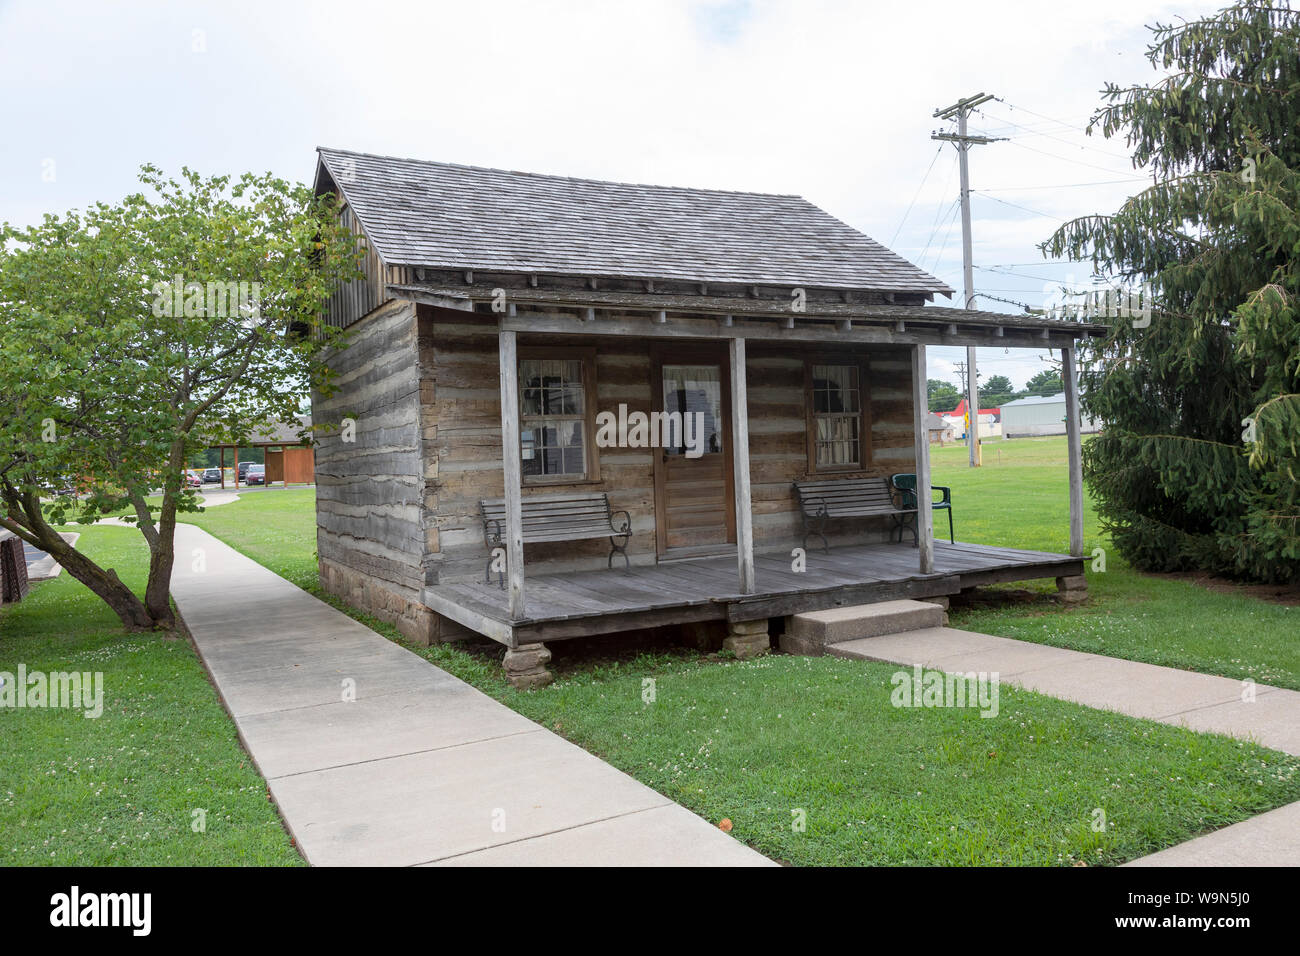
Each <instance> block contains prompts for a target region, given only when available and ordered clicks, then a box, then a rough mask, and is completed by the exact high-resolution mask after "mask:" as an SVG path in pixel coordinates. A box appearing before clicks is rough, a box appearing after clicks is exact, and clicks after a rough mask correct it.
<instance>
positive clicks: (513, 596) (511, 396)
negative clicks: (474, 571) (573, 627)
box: [498, 329, 524, 620]
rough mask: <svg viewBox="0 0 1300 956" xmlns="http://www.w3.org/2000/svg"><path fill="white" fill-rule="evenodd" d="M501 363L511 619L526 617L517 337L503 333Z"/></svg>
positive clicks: (500, 337) (501, 334)
mask: <svg viewBox="0 0 1300 956" xmlns="http://www.w3.org/2000/svg"><path fill="white" fill-rule="evenodd" d="M498 337H499V339H500V350H499V351H500V359H501V366H500V367H501V461H502V471H503V472H504V474H505V485H506V488H505V490H506V494H505V498H506V534H505V540H506V586H507V587H508V588H509V589H510V617H511V618H512V619H513V620H520V619H522V618H523V617H524V531H523V516H522V514H521V505H520V502H521V496H520V489H521V486H522V484H523V473H522V472H523V466H522V464H521V463H520V460H519V370H518V367H517V364H516V361H515V357H516V355H517V350H516V345H515V333H514V332H511V331H508V330H506V329H502V330H501V331H500V333H499V334H498Z"/></svg>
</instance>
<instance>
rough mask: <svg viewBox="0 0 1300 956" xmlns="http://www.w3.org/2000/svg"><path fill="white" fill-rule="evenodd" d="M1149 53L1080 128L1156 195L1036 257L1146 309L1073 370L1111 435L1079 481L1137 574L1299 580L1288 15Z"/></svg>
mask: <svg viewBox="0 0 1300 956" xmlns="http://www.w3.org/2000/svg"><path fill="white" fill-rule="evenodd" d="M1153 33H1154V38H1153V43H1152V45H1151V47H1150V48H1149V51H1148V58H1149V60H1150V61H1151V64H1152V66H1153V67H1155V68H1156V69H1157V70H1158V71H1159V72H1160V73H1161V78H1160V79H1159V80H1158V81H1155V82H1153V83H1150V84H1144V85H1136V86H1129V87H1119V86H1114V85H1110V86H1108V87H1107V88H1106V91H1105V100H1106V105H1104V106H1103V107H1102V108H1100V109H1099V110H1098V112H1097V114H1096V115H1095V116H1094V117H1093V120H1092V123H1091V124H1090V127H1089V128H1090V131H1091V130H1092V129H1100V131H1101V132H1102V134H1104V135H1105V136H1107V137H1112V136H1119V135H1123V136H1124V137H1125V140H1126V142H1127V144H1128V146H1129V147H1130V149H1131V151H1132V155H1133V161H1134V164H1135V165H1136V166H1140V167H1148V168H1149V169H1150V171H1151V172H1152V176H1153V182H1152V184H1151V185H1150V186H1149V187H1148V188H1146V189H1145V190H1144V191H1142V192H1141V193H1139V194H1138V195H1136V196H1133V197H1132V198H1130V199H1129V200H1128V201H1127V202H1125V203H1124V204H1123V206H1122V207H1121V208H1120V209H1119V210H1118V211H1116V212H1115V213H1114V214H1112V215H1108V216H1090V217H1086V218H1082V219H1077V220H1074V221H1072V222H1070V223H1067V224H1066V225H1065V226H1063V227H1062V228H1061V229H1060V230H1059V231H1058V232H1057V233H1056V234H1055V235H1053V236H1052V238H1051V239H1050V240H1048V241H1047V242H1046V243H1044V250H1045V251H1046V252H1047V253H1049V254H1051V255H1057V256H1059V255H1069V256H1070V257H1072V258H1077V259H1085V258H1086V259H1091V261H1092V265H1093V268H1094V271H1095V272H1096V273H1097V274H1098V275H1099V276H1102V277H1103V278H1105V279H1106V280H1107V281H1108V282H1110V283H1112V285H1114V286H1115V287H1118V288H1127V289H1132V288H1133V287H1135V286H1139V285H1140V284H1142V283H1148V284H1149V292H1150V297H1149V299H1147V300H1146V301H1148V302H1153V303H1154V307H1153V308H1152V309H1151V312H1150V314H1149V315H1143V314H1142V312H1141V311H1140V310H1131V309H1124V310H1123V311H1124V312H1126V313H1128V314H1121V315H1119V316H1118V317H1115V318H1110V319H1107V320H1105V321H1108V322H1109V323H1110V325H1111V331H1110V333H1109V335H1108V336H1107V337H1106V338H1105V339H1104V340H1103V341H1101V342H1100V343H1099V345H1097V347H1096V348H1095V350H1093V351H1092V352H1091V353H1090V354H1089V355H1087V356H1085V357H1086V358H1087V359H1088V364H1087V367H1086V369H1085V373H1084V375H1083V378H1082V385H1083V389H1084V406H1085V408H1086V409H1087V410H1088V411H1089V412H1090V413H1091V415H1092V416H1093V417H1096V418H1099V419H1101V420H1103V421H1104V422H1105V431H1104V432H1103V433H1102V434H1101V435H1099V436H1098V437H1097V438H1095V439H1094V440H1093V441H1091V442H1089V443H1088V444H1087V446H1085V452H1084V466H1085V474H1086V476H1087V479H1088V482H1089V485H1090V487H1091V489H1092V491H1093V494H1094V496H1095V498H1096V500H1097V506H1098V510H1099V513H1100V514H1101V516H1102V518H1103V521H1104V524H1105V527H1106V529H1107V530H1108V531H1109V533H1110V535H1111V537H1112V540H1113V541H1114V542H1115V544H1116V546H1117V547H1118V548H1119V549H1120V551H1121V552H1122V553H1123V554H1125V555H1126V556H1127V557H1128V558H1129V559H1130V560H1132V561H1133V562H1134V563H1135V564H1136V565H1137V566H1139V567H1143V568H1150V569H1205V570H1210V571H1215V572H1219V573H1230V574H1235V575H1239V576H1244V577H1250V578H1255V579H1262V580H1290V579H1294V578H1296V577H1297V575H1300V534H1298V531H1297V520H1298V519H1300V502H1297V490H1298V489H1300V482H1297V470H1300V461H1298V460H1297V457H1298V455H1297V452H1298V448H1297V442H1298V440H1300V394H1297V393H1300V316H1298V315H1297V298H1296V297H1297V295H1300V173H1298V172H1297V171H1298V170H1300V53H1298V52H1297V51H1300V13H1297V12H1296V11H1293V10H1291V9H1289V8H1288V9H1283V8H1279V7H1275V6H1270V5H1268V4H1266V3H1261V2H1257V0H1250V2H1242V3H1238V4H1237V5H1235V6H1233V7H1229V8H1227V9H1225V10H1223V11H1221V12H1220V13H1218V14H1217V15H1215V16H1211V17H1207V18H1205V19H1201V20H1196V21H1192V22H1184V23H1180V24H1177V25H1174V26H1164V25H1161V26H1157V27H1154V28H1153ZM1121 301H1123V300H1121ZM1135 312H1136V314H1134V313H1135ZM1148 318H1149V320H1150V322H1149V325H1148V324H1147V319H1148Z"/></svg>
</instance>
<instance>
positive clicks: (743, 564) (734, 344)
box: [730, 337, 754, 594]
mask: <svg viewBox="0 0 1300 956" xmlns="http://www.w3.org/2000/svg"><path fill="white" fill-rule="evenodd" d="M730 351H731V369H730V371H731V467H732V472H733V473H734V475H735V491H736V563H737V565H738V567H739V571H740V591H741V593H742V594H753V593H754V516H753V512H752V510H751V505H750V500H749V390H748V387H747V383H746V381H745V340H744V339H742V338H740V337H736V338H734V339H731V344H730Z"/></svg>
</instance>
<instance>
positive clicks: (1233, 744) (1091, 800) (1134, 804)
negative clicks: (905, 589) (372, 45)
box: [187, 443, 1300, 865]
mask: <svg viewBox="0 0 1300 956" xmlns="http://www.w3.org/2000/svg"><path fill="white" fill-rule="evenodd" d="M1024 448H1025V450H1026V452H1028V453H1029V456H1031V457H1034V458H1037V459H1038V460H1037V461H1031V462H1028V463H1027V464H1028V465H1029V466H1031V467H1032V466H1037V467H1039V468H1040V470H1041V471H1042V472H1047V471H1050V470H1052V469H1053V468H1054V465H1053V464H1052V463H1053V460H1054V459H1053V457H1052V454H1053V453H1052V451H1051V448H1050V446H1049V445H1046V444H1039V443H1030V444H1027V445H1025V446H1024ZM950 451H951V450H944V451H943V452H941V453H940V455H947V454H949V453H950ZM936 457H939V456H936ZM1007 470H1008V471H1011V469H1010V468H1008V469H1007ZM1013 474H1014V472H1013ZM1063 474H1064V473H1063V470H1062V473H1061V477H1059V478H1056V477H1053V476H1051V475H1048V474H1029V475H1028V480H1029V485H1030V487H1028V488H1026V489H1025V493H1026V494H1031V495H1033V496H1034V498H1035V499H1036V500H1037V499H1041V498H1045V497H1046V496H1047V494H1048V493H1049V492H1044V491H1043V487H1046V486H1048V485H1050V484H1051V483H1055V484H1057V485H1059V486H1060V490H1061V494H1062V496H1063V495H1064V477H1063ZM966 477H967V475H966V474H964V473H962V474H958V475H957V477H956V478H952V479H951V483H952V484H954V485H957V484H958V480H959V479H963V478H966ZM974 478H975V479H977V480H979V481H982V482H985V483H986V489H992V491H990V492H987V493H989V494H996V493H997V487H998V480H997V476H996V475H995V474H994V472H993V467H992V462H990V467H989V468H988V470H986V471H984V472H981V473H978V474H976V475H975V476H974ZM1022 480H1023V479H1022ZM1035 483H1040V484H1041V486H1043V487H1038V488H1035V487H1033V486H1034V484H1035ZM1004 484H1005V480H1004ZM964 494H965V495H966V497H967V498H969V497H971V496H972V494H973V492H971V491H969V490H967V491H965V492H964ZM959 500H960V499H959ZM1043 504H1044V503H1043V502H1042V501H1039V505H1040V507H1039V510H1038V511H1029V510H1027V509H1026V508H1025V507H1023V506H1020V507H1016V506H1014V505H1012V506H1008V507H1007V509H1006V510H1005V511H1004V512H1003V515H1004V516H1003V518H1002V519H1001V520H1003V521H1005V520H1006V519H1007V517H1015V518H1017V520H1019V521H1020V522H1021V524H1022V525H1023V526H1024V527H1025V529H1026V530H1025V535H1026V537H1024V538H1022V539H1017V540H1016V541H1014V542H1012V543H1015V544H1019V545H1021V546H1025V547H1037V548H1053V549H1063V548H1064V547H1065V542H1064V540H1063V539H1064V536H1065V535H1066V534H1067V533H1068V530H1058V529H1056V528H1055V527H1054V524H1055V523H1056V522H1057V521H1058V520H1059V521H1060V523H1061V526H1062V529H1064V528H1065V519H1064V518H1063V517H1062V515H1063V512H1061V511H1060V510H1059V509H1056V508H1055V506H1053V505H1050V504H1047V505H1046V506H1045V507H1044V506H1042V505H1043ZM958 516H959V519H960V518H961V516H962V512H961V511H959V512H958ZM187 520H192V521H193V522H194V523H195V524H199V525H201V526H203V527H206V528H208V529H209V530H210V531H212V532H213V533H214V534H216V535H217V536H218V537H221V538H223V539H224V540H226V541H228V542H229V543H231V544H232V545H234V546H235V547H237V548H239V549H240V550H242V551H244V553H246V554H248V555H249V556H251V557H254V558H256V559H257V560H259V561H261V562H262V563H263V564H265V565H267V566H268V567H272V568H275V569H277V570H279V571H280V572H281V573H285V574H286V575H287V576H289V577H290V578H291V579H293V580H295V581H296V582H297V583H299V584H300V585H302V586H305V587H307V588H308V589H309V590H313V591H317V590H318V589H317V587H316V582H315V574H314V558H313V555H312V552H313V551H314V541H315V530H314V516H313V513H312V499H311V491H310V490H301V491H291V492H287V493H284V494H281V493H280V492H278V491H275V492H270V493H259V494H256V495H249V496H248V497H246V498H244V499H242V500H241V501H240V502H238V503H235V504H232V505H223V506H220V507H217V508H213V509H211V510H210V511H207V512H206V513H204V514H201V515H197V516H191V517H190V518H187ZM986 520H988V521H989V527H990V528H994V527H996V524H997V522H998V520H999V519H998V518H997V517H996V516H995V517H992V518H988V517H987V516H986ZM959 527H963V528H965V527H966V526H965V525H964V524H963V525H959ZM1033 527H1037V528H1038V531H1037V532H1034V531H1032V530H1028V529H1031V528H1033ZM970 530H971V531H972V532H973V531H974V529H973V528H972V529H970ZM1035 534H1037V535H1038V536H1039V537H1040V538H1042V539H1048V538H1049V536H1050V535H1052V534H1059V536H1060V538H1061V540H1060V541H1059V542H1058V541H1057V540H1055V539H1051V540H1036V539H1035V538H1034V535H1035ZM970 536H971V535H968V534H967V533H965V531H964V532H963V535H962V537H964V538H968V537H970ZM1108 573H1110V572H1108ZM1126 574H1127V577H1128V579H1130V580H1132V581H1134V582H1140V581H1142V580H1143V579H1142V578H1140V577H1139V576H1138V575H1135V574H1132V573H1131V572H1126ZM1162 583H1170V584H1172V583H1174V582H1162ZM1179 587H1182V588H1191V586H1190V585H1179ZM322 597H325V599H326V600H329V601H330V602H331V603H333V604H334V605H335V606H341V605H340V603H339V602H338V601H337V600H335V599H333V598H330V597H328V596H324V595H322ZM1227 601H1228V603H1229V604H1233V603H1235V604H1236V605H1238V609H1237V613H1238V614H1239V615H1241V614H1242V613H1244V611H1243V607H1244V608H1245V609H1246V610H1250V609H1253V607H1254V605H1255V604H1258V602H1253V601H1251V602H1243V599H1240V598H1231V597H1230V598H1228V599H1227ZM1030 607H1031V608H1032V610H1027V609H1026V608H1023V607H1022V608H1020V609H1019V610H1018V611H1017V612H1016V613H1019V614H1020V615H1021V616H1026V617H1028V616H1032V615H1038V619H1039V620H1040V621H1041V620H1050V621H1058V622H1059V621H1067V620H1070V619H1073V618H1076V617H1079V616H1081V612H1080V611H1078V610H1073V611H1065V610H1061V609H1059V608H1057V607H1056V606H1055V605H1053V604H1047V603H1043V604H1042V605H1039V604H1032V603H1031V605H1030ZM349 613H352V614H353V616H355V617H357V618H358V619H359V620H361V621H363V622H364V623H366V624H368V625H370V626H371V627H373V628H375V629H376V630H377V631H379V632H380V633H383V634H385V635H386V636H388V637H389V638H390V639H393V640H396V641H399V642H400V641H401V638H400V637H399V636H398V634H397V633H396V631H395V630H394V629H393V628H391V627H389V626H387V625H385V624H382V623H381V622H379V621H377V620H374V619H372V618H369V617H368V616H366V615H364V614H359V613H357V612H352V611H350V612H349ZM1005 613H1008V614H1010V615H1011V616H1014V615H1013V614H1011V612H1005ZM994 633H998V632H997V631H994ZM408 646H409V645H408ZM573 648H574V646H573V645H569V644H560V645H556V647H555V650H556V662H555V664H554V666H555V669H556V671H557V674H558V680H557V682H556V683H555V684H553V685H552V686H550V687H547V688H544V689H542V690H540V691H534V692H529V693H523V692H519V691H516V690H514V689H513V688H511V687H510V686H509V684H507V683H506V681H505V680H504V677H503V675H502V671H501V667H500V665H499V663H497V655H494V654H492V653H491V652H484V651H481V650H473V649H466V648H464V647H461V646H457V645H443V646H438V647H432V648H418V647H412V648H411V650H413V651H414V652H415V653H418V654H421V655H422V656H424V657H425V658H427V659H428V660H430V661H432V662H433V663H435V664H437V665H439V666H441V667H444V668H445V669H447V670H449V671H451V672H452V673H455V674H457V675H458V676H460V677H462V678H464V679H465V680H468V681H470V682H471V683H473V684H475V685H476V686H478V687H480V688H481V689H483V690H485V691H486V692H488V693H490V694H492V695H494V696H496V697H497V698H498V699H500V700H502V701H504V702H505V703H507V704H508V705H509V706H511V707H513V708H515V709H516V710H518V711H520V712H521V713H523V714H525V715H527V716H528V717H531V718H532V719H534V720H537V721H539V722H540V723H542V724H544V725H545V726H548V727H551V728H553V729H555V730H556V731H558V732H560V733H562V734H564V735H565V736H566V737H568V738H569V739H571V740H573V741H575V742H576V743H578V744H580V745H582V746H583V747H585V748H587V749H588V750H590V751H591V752H593V753H595V754H597V755H599V756H601V757H602V758H604V759H606V760H608V761H609V762H610V763H612V764H614V765H615V766H617V767H619V768H620V769H622V770H624V771H626V772H628V773H630V774H631V775H633V776H635V777H636V778H637V779H639V780H641V781H643V782H645V783H646V784H648V785H650V786H652V787H654V788H655V789H657V790H658V791H660V792H661V793H663V794H665V795H666V796H668V797H671V798H672V799H674V800H677V801H679V802H680V803H682V804H683V805H685V806H687V807H689V808H690V809H692V810H694V811H696V812H697V813H700V814H701V815H702V816H704V817H705V818H706V819H710V820H713V821H715V822H717V821H720V820H722V819H723V818H726V819H730V820H731V821H732V823H733V825H734V830H733V832H734V834H735V835H736V836H737V837H738V838H740V839H742V840H744V841H746V842H747V843H749V844H750V845H752V846H754V847H755V848H756V849H758V850H760V851H762V852H764V853H766V854H768V855H770V856H772V857H774V858H776V859H780V860H784V861H788V862H791V863H796V864H805V865H812V864H839V865H848V864H945V863H948V864H964V863H980V864H997V863H1003V864H1062V865H1065V864H1073V863H1075V862H1076V861H1086V862H1088V863H1091V864H1113V863H1119V862H1123V861H1125V860H1128V859H1132V858H1134V857H1136V856H1141V855H1143V854H1145V853H1148V852H1152V851H1154V850H1156V849H1159V848H1161V847H1165V846H1170V845H1172V844H1175V843H1178V842H1181V841H1183V840H1186V839H1188V838H1190V837H1191V836H1193V835H1195V834H1197V833H1200V832H1203V831H1205V830H1208V829H1213V828H1216V827H1219V826H1224V825H1227V824H1229V823H1233V822H1236V821H1238V820H1242V819H1245V818H1246V817H1248V816H1251V815H1253V814H1255V813H1258V812H1262V811H1264V810H1267V809H1270V808H1272V807H1275V806H1278V805H1280V804H1283V803H1287V802H1290V801H1293V800H1296V799H1300V774H1298V773H1297V770H1298V769H1300V760H1297V759H1295V758H1291V757H1288V756H1285V755H1282V754H1278V753H1275V752H1271V751H1268V750H1265V749H1262V748H1259V747H1255V746H1252V745H1249V744H1245V743H1241V742H1238V741H1233V740H1229V739H1227V738H1223V737H1215V736H1209V735H1204V734H1197V733H1193V732H1191V731H1186V730H1181V729H1178V728H1173V727H1166V726H1163V725H1160V724H1155V723H1151V722H1147V721H1140V720H1135V719H1131V718H1127V717H1123V716H1119V715H1114V714H1107V713H1103V712H1100V711H1095V710H1090V709H1088V708H1085V707H1080V706H1077V705H1074V704H1070V703H1067V702H1063V701H1058V700H1054V699H1051V698H1048V697H1044V696H1041V695H1038V694H1033V693H1030V692H1027V691H1020V690H1016V689H1014V688H1003V689H1002V691H1001V694H1002V696H1001V714H1000V716H998V717H996V718H991V719H986V718H981V717H980V716H979V714H978V712H976V711H975V710H969V709H967V710H962V709H955V708H947V709H899V708H895V707H893V706H892V705H891V704H890V701H889V693H890V690H891V684H890V677H891V675H892V674H893V673H894V672H895V671H896V670H897V668H895V667H893V666H891V665H885V664H873V663H867V662H861V661H840V660H835V659H831V658H821V659H809V658H798V657H788V656H784V655H777V656H773V657H769V658H766V659H762V660H759V661H753V662H748V663H739V662H736V661H734V660H729V659H727V658H726V657H725V656H718V655H713V656H705V657H701V656H700V655H698V654H696V653H694V652H692V651H690V650H687V649H685V648H671V647H664V646H662V645H651V649H649V650H647V649H646V647H645V645H639V646H638V647H634V648H631V649H629V648H627V647H626V646H622V645H620V644H618V643H616V642H592V643H591V644H589V645H587V646H586V647H584V648H582V649H579V650H574V649H573ZM646 678H653V679H654V681H655V700H654V702H653V703H651V704H647V703H645V702H644V701H643V691H644V687H645V684H644V681H645V680H646ZM1099 809H1100V810H1102V811H1104V813H1105V819H1106V828H1105V830H1104V831H1101V832H1098V831H1096V830H1094V828H1093V822H1094V820H1095V819H1096V816H1095V813H1096V811H1097V810H1099ZM796 813H801V815H802V817H803V819H804V820H806V828H805V829H804V830H802V831H799V830H797V829H796V828H794V827H793V826H792V824H793V823H794V822H795V820H796Z"/></svg>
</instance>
